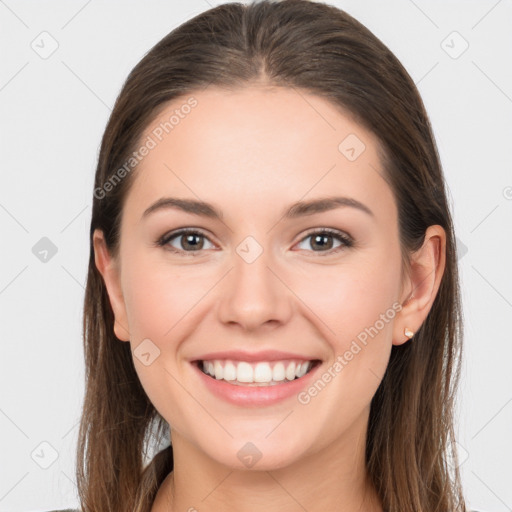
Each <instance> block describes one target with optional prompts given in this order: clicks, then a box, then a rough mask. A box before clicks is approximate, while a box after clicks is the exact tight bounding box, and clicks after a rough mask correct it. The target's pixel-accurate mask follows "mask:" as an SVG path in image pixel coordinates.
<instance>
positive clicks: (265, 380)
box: [192, 359, 322, 387]
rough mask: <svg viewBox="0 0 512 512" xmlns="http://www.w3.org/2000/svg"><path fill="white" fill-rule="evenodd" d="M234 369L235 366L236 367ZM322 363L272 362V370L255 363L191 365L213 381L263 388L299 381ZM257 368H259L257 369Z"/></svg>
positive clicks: (312, 361) (201, 362)
mask: <svg viewBox="0 0 512 512" xmlns="http://www.w3.org/2000/svg"><path fill="white" fill-rule="evenodd" d="M237 363H238V367H236V366H235V365H237ZM321 363H322V361H321V360H319V359H314V360H311V361H303V362H300V364H295V363H294V362H293V361H290V362H287V363H286V364H284V363H283V362H281V361H273V362H272V368H270V366H269V364H268V363H265V362H262V363H256V364H255V365H254V366H251V365H249V363H246V362H243V361H229V360H228V361H225V362H224V364H222V365H221V364H220V362H217V361H216V364H215V366H214V365H213V362H212V361H202V360H197V361H193V362H192V364H193V365H194V366H196V367H197V368H199V370H200V371H201V372H202V373H203V374H205V375H206V376H207V377H210V378H211V379H213V380H216V381H220V382H226V383H228V384H232V385H235V386H247V387H264V386H277V385H284V384H286V383H289V382H293V381H295V380H298V379H301V378H302V377H304V376H306V375H308V374H309V373H310V372H311V371H312V370H314V369H315V368H316V367H317V366H319V365H320V364H321ZM258 366H259V368H258Z"/></svg>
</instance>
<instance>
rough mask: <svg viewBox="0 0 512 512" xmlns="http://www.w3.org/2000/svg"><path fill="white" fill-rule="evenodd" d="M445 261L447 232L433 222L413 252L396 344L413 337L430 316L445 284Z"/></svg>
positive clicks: (399, 317)
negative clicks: (439, 291)
mask: <svg viewBox="0 0 512 512" xmlns="http://www.w3.org/2000/svg"><path fill="white" fill-rule="evenodd" d="M445 261H446V232H445V230H444V229H443V228H442V227H441V226H439V225H433V226H429V227H428V229H427V231H426V233H425V240H424V242H423V245H422V247H421V248H420V249H418V251H416V252H415V253H413V254H412V255H411V267H410V273H409V276H408V277H407V284H406V286H405V287H404V289H405V290H406V291H405V293H404V297H408V298H407V299H405V298H403V301H402V306H403V307H402V309H401V311H400V314H399V315H398V317H397V319H396V322H395V328H394V332H393V345H402V344H403V343H405V342H406V341H408V340H409V339H410V338H411V337H412V336H410V335H409V334H410V333H411V332H412V333H415V332H417V331H418V330H419V328H420V327H421V325H422V324H423V322H424V321H425V319H426V318H427V315H428V313H429V311H430V309H431V308H432V305H433V303H434V300H435V298H436V295H437V292H438V290H439V286H440V284H441V279H442V277H443V273H444V270H445ZM406 330H407V331H409V332H408V333H406ZM413 341H414V340H413Z"/></svg>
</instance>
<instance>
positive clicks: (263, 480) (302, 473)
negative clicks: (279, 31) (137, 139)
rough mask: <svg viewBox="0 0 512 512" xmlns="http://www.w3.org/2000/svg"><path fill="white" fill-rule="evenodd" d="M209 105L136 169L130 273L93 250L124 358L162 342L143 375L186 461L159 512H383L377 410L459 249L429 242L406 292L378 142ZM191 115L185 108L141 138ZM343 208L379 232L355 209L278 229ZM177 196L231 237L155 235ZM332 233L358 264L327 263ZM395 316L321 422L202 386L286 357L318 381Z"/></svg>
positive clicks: (271, 92) (184, 218) (208, 98)
mask: <svg viewBox="0 0 512 512" xmlns="http://www.w3.org/2000/svg"><path fill="white" fill-rule="evenodd" d="M194 97H195V98H196V99H197V101H198V105H197V106H196V107H195V108H194V109H193V110H192V111H191V113H190V114H189V115H188V116H186V117H185V118H184V119H182V120H180V123H179V124H178V125H177V126H175V128H174V129H173V130H172V132H170V133H169V134H168V135H167V136H166V137H165V138H164V139H163V140H162V141H161V142H160V143H159V144H158V145H157V146H156V147H155V148H154V149H152V150H151V151H150V152H149V154H148V155H147V156H146V157H145V158H144V159H143V160H142V162H141V163H140V164H139V167H138V169H137V171H136V172H137V174H136V176H135V181H134V183H133V185H132V187H131V188H130V190H129V192H128V195H127V198H126V202H125V206H124V210H123V215H122V221H121V235H120V252H119V256H118V257H117V258H114V257H113V256H112V255H111V254H110V253H109V251H108V250H107V248H106V246H105V242H104V239H103V236H102V233H101V232H100V231H97V232H96V233H95V234H94V248H95V254H96V265H97V268H98V269H99V271H100V272H101V274H102V275H103V278H104V280H105V283H106V285H107V289H108V293H109V297H110V301H111V304H112V308H113V310H114V314H115V318H116V323H115V333H116V336H117V337H118V338H119V339H120V340H122V341H119V342H120V343H121V342H123V341H125V342H129V343H130V344H131V347H132V350H134V349H135V348H136V347H137V346H138V345H139V344H140V343H141V341H142V340H144V339H147V338H149V339H150V340H151V342H152V343H153V344H154V345H156V346H157V347H158V349H159V350H160V355H159V357H157V358H156V359H155V360H154V361H153V362H152V363H151V364H150V365H149V366H145V365H144V364H142V363H141V362H140V361H139V359H138V358H137V357H134V364H135V368H136V370H137V373H138V376H139V378H140V380H141V383H142V385H143V387H144V389H145V391H146V393H147V395H148V396H149V398H150V400H151V401H152V403H153V404H154V405H155V407H156V409H157V410H158V411H159V413H160V414H161V415H162V416H163V417H164V418H165V419H166V421H168V422H169V424H170V425H171V442H172V444H173V448H174V471H173V472H172V473H170V474H169V476H168V477H167V478H166V480H165V481H164V483H163V484H162V486H161V487H160V489H159V492H158V495H157V497H156V500H155V502H154V506H153V509H152V511H153V512H163V511H178V510H179V511H188V510H191V511H193V510H201V512H206V511H218V510H223V511H225V512H231V511H240V510H250V511H251V512H260V511H265V512H269V511H280V512H283V511H286V512H292V511H294V512H295V511H299V510H301V511H303V510H307V511H308V512H316V511H325V510H365V511H371V512H373V511H381V510H382V506H381V504H380V502H379V500H378V499H377V498H376V493H375V491H374V489H373V488H372V486H371V485H369V484H368V483H367V480H366V473H365V465H364V447H365V439H366V431H367V426H368V415H369V411H370V402H371V399H372V397H373V395H374V394H375V392H376V390H377V388H378V386H379V384H380V382H381V379H382V377H383V375H384V372H385V370H386V366H387V364H388V361H389V356H390V351H391V347H392V345H400V344H402V343H406V342H408V337H407V336H406V335H405V334H404V328H405V327H407V328H409V329H411V330H412V331H417V330H418V328H419V327H420V326H421V324H422V322H423V321H424V320H425V318H426V316H427V314H428V312H429V310H430V308H431V306H432V303H433V301H434V298H435V295H436V293H437V291H438V288H439V284H440V280H441V277H442V273H443V271H444V265H445V232H444V230H443V229H442V228H441V227H440V226H430V227H429V229H428V230H427V232H426V236H425V242H424V245H423V247H422V248H421V249H420V250H419V251H417V252H416V253H414V254H412V255H411V257H412V260H411V261H412V265H411V272H410V274H409V275H407V274H404V278H403V279H402V260H401V255H400V245H399V238H398V217H397V207H396V204H395V201H394V197H393V195H392V191H391V189H390V188H389V185H388V184H387V182H386V181H385V180H384V179H383V178H382V176H381V175H382V174H383V171H382V166H381V163H380V160H379V157H378V153H377V147H378V140H377V138H376V137H375V136H374V135H373V134H372V133H370V132H368V131H367V130H365V129H364V128H363V127H362V126H360V125H359V124H357V123H356V122H354V121H353V120H352V119H351V117H350V116H348V115H346V114H345V113H342V112H341V111H340V109H338V108H336V107H335V106H333V105H332V104H331V103H329V102H327V101H326V100H324V99H322V98H320V97H317V96H314V95H310V94H307V93H305V92H300V93H299V92H298V91H296V90H294V89H287V88H268V87H265V86H263V85H254V86H250V87H247V88H244V89H240V90H237V91H236V92H233V91H230V92H227V91H225V90H221V89H216V88H214V87H209V88H208V89H207V90H204V91H200V92H198V93H197V94H194ZM182 104H183V100H182V99H180V100H179V101H178V100H176V101H173V102H172V103H170V104H169V105H168V107H166V109H165V110H164V111H163V112H162V113H161V115H160V116H159V117H158V118H157V119H156V120H155V121H154V122H153V123H151V125H150V126H148V128H147V129H146V132H145V134H144V136H143V137H144V138H145V137H146V136H147V135H148V134H151V132H152V130H153V129H154V128H155V127H157V126H158V125H159V123H160V122H162V121H164V120H167V119H168V118H169V116H170V115H171V113H172V112H173V111H174V109H176V108H177V107H179V105H182ZM349 134H356V135H357V137H358V138H359V139H360V140H361V141H363V143H364V144H365V150H364V151H363V152H362V153H361V154H360V156H359V157H358V158H357V159H356V160H354V161H350V160H348V159H347V158H346V157H345V156H344V154H342V153H341V152H340V151H339V149H338V146H339V144H340V142H341V141H342V140H343V139H344V138H345V137H346V136H347V135H349ZM332 195H343V196H347V197H352V198H354V199H357V200H358V201H360V202H362V203H364V204H365V205H366V206H368V207H369V208H370V209H371V210H372V211H373V213H374V215H373V216H370V215H368V214H366V213H364V212H362V211H359V210H357V209H355V208H351V207H341V208H337V209H335V210H331V211H326V212H321V213H316V214H313V215H309V216H305V217H302V218H298V219H292V220H284V219H282V218H281V217H282V212H283V211H284V208H285V207H286V206H287V205H289V204H291V203H293V202H295V201H298V200H301V199H302V200H309V199H314V198H319V197H325V196H332ZM164 196H173V197H179V198H192V199H200V200H204V201H208V202H210V203H213V204H214V205H215V206H216V207H217V208H218V209H220V210H222V212H223V215H224V217H223V221H219V220H213V219H208V218H204V217H199V216H196V215H193V214H190V213H185V212H182V211H179V210H175V209H166V210H161V211H158V212H154V213H153V214H151V215H149V216H147V217H146V218H144V219H142V215H143V212H144V211H145V210H146V209H147V208H148V207H149V206H150V205H152V204H153V203H154V202H155V201H157V200H158V199H160V198H162V197H164ZM183 227H194V228H200V229H202V231H203V232H205V234H206V238H202V237H199V238H198V239H197V240H196V241H195V244H196V245H195V246H194V247H197V246H199V251H201V254H200V255H199V256H196V257H194V256H191V255H190V252H192V251H194V250H196V252H197V249H194V248H190V246H187V245H186V242H187V239H186V238H185V237H177V238H174V240H173V241H171V242H169V245H172V247H174V248H177V249H181V250H182V251H186V250H188V251H189V252H188V253H184V254H174V253H172V252H171V251H170V250H169V248H165V247H160V246H158V245H156V244H155V242H156V240H158V238H159V237H161V236H162V235H164V234H166V233H169V232H171V231H173V230H176V229H178V228H183ZM325 227H330V228H333V229H338V230H340V231H341V232H342V233H346V234H349V235H350V236H351V237H352V238H353V240H354V246H353V247H345V248H343V249H342V250H341V251H338V252H332V251H335V250H336V249H337V248H338V247H340V246H341V244H342V242H340V241H338V240H337V239H336V238H333V239H328V240H327V243H332V244H333V245H332V246H331V245H327V246H325V245H324V247H326V248H322V246H320V247H319V246H318V245H315V240H314V238H315V237H314V236H309V237H308V234H309V232H308V230H311V229H313V228H315V229H319V230H321V228H325ZM247 236H252V237H253V238H254V239H256V240H257V242H258V243H259V244H260V246H261V247H262V249H263V253H262V254H261V256H260V257H259V258H257V259H256V260H255V261H254V262H252V263H250V264H248V263H247V262H246V261H245V260H244V259H243V258H241V257H240V256H239V255H238V254H237V252H236V248H237V246H238V245H239V244H240V243H241V242H242V241H243V240H244V239H245V238H246V237H247ZM192 242H193V243H194V240H193V241H192ZM331 247H332V251H331V252H332V254H330V255H327V256H323V255H324V254H326V252H328V251H329V249H330V248H331ZM187 248H188V249H187ZM228 271H229V272H228ZM394 303H395V304H399V305H402V306H401V310H400V311H399V312H398V313H397V314H396V315H394V318H392V319H391V320H388V322H385V323H384V327H383V328H381V329H380V330H379V332H378V334H377V335H374V336H373V338H369V340H368V343H367V344H366V345H365V346H363V345H361V346H362V347H363V348H362V350H361V351H360V352H358V354H357V355H356V356H354V357H353V359H352V360H351V361H350V362H348V364H347V365H346V366H345V367H344V368H343V370H342V371H341V372H339V373H338V374H337V375H336V377H335V378H333V379H332V380H331V381H330V382H329V383H328V385H326V386H325V388H324V389H323V390H322V391H321V392H320V393H318V395H317V396H316V397H314V398H313V399H312V400H311V401H310V403H308V404H306V405H303V404H300V403H299V402H298V401H297V398H296V397H292V398H290V399H287V400H285V401H282V402H280V403H278V404H276V405H273V406H268V407H259V408H258V407H257V408H251V407H241V406H235V405H232V404H229V403H227V402H225V401H223V400H222V399H220V398H217V397H215V396H213V395H211V393H210V392H209V391H208V389H206V388H205V387H204V386H203V385H200V384H198V382H199V381H198V379H197V375H196V374H195V373H194V371H193V369H192V368H191V365H190V363H189V360H190V359H193V358H194V357H196V358H197V357H198V356H200V355H202V354H205V353H206V352H210V351H214V350H215V351H216V350H225V349H237V348H245V349H247V350H250V351H259V350H264V349H267V348H275V349H278V350H283V351H291V352H296V353H301V354H305V355H308V356H313V357H314V358H318V359H321V360H322V361H323V363H322V364H323V368H322V369H320V372H319V375H321V374H322V373H324V372H325V371H326V370H327V368H329V367H332V365H333V363H334V362H335V360H336V358H337V356H339V355H343V354H344V353H345V352H346V351H347V350H348V349H349V347H350V345H351V343H352V341H353V340H355V339H356V338H357V335H358V334H359V333H361V332H362V331H364V329H365V328H368V327H370V326H373V325H375V323H376V321H377V320H378V319H379V318H380V315H381V314H383V313H386V312H389V311H390V310H391V311H395V310H393V308H392V305H393V304H394ZM248 441H250V442H252V443H253V444H254V445H256V446H257V448H258V450H259V451H260V452H261V453H262V458H261V459H260V460H259V461H258V462H257V463H256V464H255V465H254V466H253V467H252V468H250V469H249V468H247V467H246V466H244V464H243V463H242V462H241V461H240V460H239V458H238V457H237V453H238V452H239V450H240V449H241V448H242V447H243V446H244V445H245V444H246V443H247V442H248ZM192 507H194V508H192Z"/></svg>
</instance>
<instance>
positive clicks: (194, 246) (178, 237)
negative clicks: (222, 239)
mask: <svg viewBox="0 0 512 512" xmlns="http://www.w3.org/2000/svg"><path fill="white" fill-rule="evenodd" d="M205 240H208V238H207V237H206V235H204V234H203V233H202V232H201V231H197V230H194V229H182V230H179V231H174V232H172V233H168V234H166V235H164V237H162V238H161V239H160V240H159V242H158V245H160V246H163V247H167V248H169V249H170V250H171V251H173V252H178V253H180V252H181V253H196V252H200V251H201V250H202V249H204V248H205V247H204V241H205ZM171 242H172V243H171ZM175 242H176V245H177V246H176V245H173V243H175ZM209 243H211V242H209ZM212 245H213V244H212ZM193 256H196V254H193Z"/></svg>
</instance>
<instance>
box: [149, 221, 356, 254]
mask: <svg viewBox="0 0 512 512" xmlns="http://www.w3.org/2000/svg"><path fill="white" fill-rule="evenodd" d="M191 234H192V235H199V236H202V237H204V238H208V237H207V236H206V234H204V233H203V232H202V231H200V230H198V229H195V228H183V229H179V230H177V231H171V232H170V233H166V234H165V235H163V236H162V237H160V238H159V239H158V240H157V245H158V246H160V247H165V246H167V244H168V243H169V242H170V241H171V240H172V239H174V238H177V237H179V236H181V235H191ZM322 234H328V235H331V236H333V237H334V238H336V239H338V240H339V241H340V242H342V243H343V245H341V246H340V247H337V248H335V249H329V250H328V251H311V252H315V253H318V255H319V256H329V255H332V254H335V253H338V252H340V251H342V250H344V249H348V248H350V247H353V245H354V241H353V239H352V238H351V237H350V236H348V235H346V234H344V233H342V232H341V231H338V230H337V229H331V228H322V229H317V230H314V231H310V232H308V233H307V234H306V236H304V237H303V238H302V239H301V240H300V241H299V243H301V242H303V241H304V240H306V239H307V238H309V237H310V236H313V235H322ZM210 243H211V242H210ZM168 250H170V251H171V252H173V253H176V254H186V255H187V256H188V255H190V256H200V255H201V252H202V250H199V251H183V250H181V249H176V248H175V247H171V246H168Z"/></svg>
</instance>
